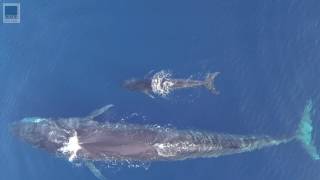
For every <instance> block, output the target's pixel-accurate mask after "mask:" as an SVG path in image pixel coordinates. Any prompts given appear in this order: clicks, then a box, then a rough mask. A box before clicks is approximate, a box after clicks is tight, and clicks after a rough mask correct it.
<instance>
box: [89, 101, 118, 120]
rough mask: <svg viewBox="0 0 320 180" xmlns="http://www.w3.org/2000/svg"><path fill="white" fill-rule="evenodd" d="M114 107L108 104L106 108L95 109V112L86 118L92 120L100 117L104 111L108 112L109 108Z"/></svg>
mask: <svg viewBox="0 0 320 180" xmlns="http://www.w3.org/2000/svg"><path fill="white" fill-rule="evenodd" d="M113 106H114V105H113V104H109V105H106V106H103V107H102V108H100V109H97V110H95V111H93V112H92V113H90V114H89V116H87V118H88V119H94V118H96V117H98V116H100V115H102V114H103V113H105V112H106V111H108V110H109V109H110V108H112V107H113Z"/></svg>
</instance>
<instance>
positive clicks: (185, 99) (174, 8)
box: [0, 0, 320, 180]
mask: <svg viewBox="0 0 320 180" xmlns="http://www.w3.org/2000/svg"><path fill="white" fill-rule="evenodd" d="M319 10H320V1H316V0H310V1H289V0H281V1H280V0H278V1H259V2H258V1H253V0H249V1H237V0H230V1H225V0H214V1H207V0H204V1H190V0H186V1H140V0H138V1H128V0H119V1H109V0H107V1H90V2H89V1H83V0H78V1H64V2H62V1H61V2H58V1H56V2H55V1H49V0H43V1H39V2H36V1H22V2H21V23H20V24H0V87H1V88H0V156H1V158H0V179H1V180H2V179H3V180H4V179H6V180H21V179H31V180H40V179H46V180H54V179H77V180H88V179H93V180H94V179H96V178H95V177H94V176H93V175H92V173H91V172H90V171H89V170H88V169H87V168H86V167H84V166H80V167H78V166H77V165H75V164H71V163H70V162H68V161H67V160H65V159H61V158H57V157H55V156H53V155H51V154H48V153H46V152H44V151H42V150H38V149H35V148H33V147H31V146H30V145H28V144H25V143H23V142H21V141H19V140H18V139H17V138H15V137H13V136H12V134H11V133H10V132H9V130H8V128H9V126H10V123H12V122H14V121H18V120H20V119H22V118H23V117H30V116H42V117H70V116H85V115H87V114H88V113H90V112H91V111H92V110H94V109H96V108H99V107H101V106H103V105H106V104H114V105H115V106H116V109H115V110H114V112H112V115H109V116H107V117H106V120H109V119H108V118H109V117H110V119H112V121H117V120H119V121H120V119H122V118H124V119H125V121H126V122H135V123H145V124H159V125H163V126H167V125H170V126H173V127H176V128H178V129H186V128H188V129H197V130H205V131H212V132H223V133H232V134H244V135H246V134H253V135H261V134H267V135H270V136H274V137H286V136H291V135H293V134H294V133H295V132H296V129H297V127H298V124H299V121H300V119H301V117H302V113H303V110H304V106H305V104H306V102H307V101H308V100H309V99H312V100H313V102H314V108H315V114H314V116H313V122H314V134H313V136H314V140H315V143H316V145H317V146H318V147H319V148H320V144H319V143H320V142H319V138H320V120H319V118H320V113H319V108H320V101H319V97H320V84H319V82H320V81H319V77H320V11H319ZM1 17H2V16H1ZM151 70H156V71H159V70H170V71H171V72H172V73H173V76H175V77H189V76H191V75H193V77H194V78H203V77H204V76H205V74H206V73H207V72H214V71H220V72H221V74H220V75H219V77H218V78H217V80H216V82H215V85H216V87H217V89H218V90H219V91H220V92H221V93H220V95H218V96H214V95H212V94H210V93H209V92H208V91H207V90H205V89H192V90H186V91H181V92H176V93H174V94H172V95H171V96H169V97H168V98H156V99H152V98H150V97H148V96H146V95H144V94H142V93H134V92H128V91H126V90H125V89H123V88H122V87H121V83H122V82H123V81H124V80H126V79H129V78H132V77H144V75H145V74H147V73H148V72H149V71H151ZM134 113H137V114H138V116H133V115H132V114H134ZM115 117H117V118H118V119H117V118H115ZM317 140H318V142H317ZM98 167H99V169H101V172H102V173H103V174H104V175H105V176H106V177H107V178H108V179H111V180H122V179H151V178H152V179H154V180H160V179H184V180H193V179H222V180H234V179H241V180H257V179H259V180H264V179H265V180H269V179H273V180H283V179H291V180H302V179H308V180H318V179H319V178H320V171H319V169H320V161H314V160H312V158H311V157H310V156H309V155H308V154H307V152H306V151H305V150H304V149H303V148H302V146H301V145H300V144H299V143H298V142H291V143H289V144H285V145H280V146H276V147H271V148H266V149H262V150H258V151H254V152H250V153H243V154H237V155H231V156H224V157H219V158H210V159H194V160H185V161H177V162H155V163H152V164H151V165H150V167H149V168H148V169H147V170H146V169H144V168H127V167H122V166H116V167H112V168H107V167H106V166H105V165H101V164H100V165H98Z"/></svg>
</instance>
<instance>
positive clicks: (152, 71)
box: [144, 70, 154, 79]
mask: <svg viewBox="0 0 320 180" xmlns="http://www.w3.org/2000/svg"><path fill="white" fill-rule="evenodd" d="M153 74H154V70H151V71H149V72H148V73H147V74H146V75H145V76H144V79H151V78H152V76H153Z"/></svg>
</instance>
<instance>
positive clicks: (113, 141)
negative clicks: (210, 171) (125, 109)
mask: <svg viewBox="0 0 320 180" xmlns="http://www.w3.org/2000/svg"><path fill="white" fill-rule="evenodd" d="M310 106H311V105H310V104H309V105H308V106H307V107H306V110H305V112H304V113H305V114H310V113H311V108H310ZM110 107H112V106H110V105H109V106H105V107H103V108H101V109H98V110H96V111H94V112H93V113H91V114H90V115H89V116H87V117H84V118H60V119H52V118H38V117H33V118H24V119H23V120H21V121H19V122H16V123H14V124H13V126H12V131H13V133H14V134H15V135H16V136H18V137H20V138H21V139H23V140H24V141H26V142H27V143H30V144H32V145H33V146H36V147H38V148H41V149H44V150H46V151H48V152H51V153H55V154H58V155H61V156H64V157H66V158H68V159H69V161H74V160H83V161H85V162H94V161H104V162H107V161H118V162H121V161H133V162H134V161H138V162H152V161H170V160H184V159H189V158H201V157H202V158H206V157H218V156H222V155H230V154H236V153H242V152H249V151H253V150H257V149H261V148H264V147H269V146H274V145H279V144H281V143H287V142H289V141H291V140H294V139H298V140H300V141H301V142H303V143H304V146H305V148H306V149H307V150H308V149H309V150H308V151H309V153H310V154H312V157H314V159H317V158H318V159H319V155H318V154H317V152H316V150H315V148H314V147H312V146H313V144H312V142H311V141H310V140H311V139H312V138H311V134H312V126H311V120H310V118H309V119H308V118H303V121H302V122H301V125H300V126H299V127H300V129H299V130H298V131H297V133H298V134H297V135H295V136H293V137H289V138H283V139H276V138H271V137H269V136H242V135H230V134H219V133H209V132H201V131H194V130H177V129H173V128H164V127H159V126H150V125H135V124H124V123H108V122H107V123H101V122H97V121H95V120H94V119H95V118H96V117H97V116H99V115H101V114H102V113H104V112H105V111H107V110H108V109H109V108H110ZM305 116H306V115H304V117H305ZM308 117H310V116H308ZM310 127H311V131H310ZM310 149H312V150H310ZM88 167H89V168H90V169H91V170H92V171H93V172H94V174H95V175H96V176H97V177H99V178H100V179H103V178H102V177H103V176H102V175H101V173H100V172H99V171H98V170H97V169H95V168H94V166H92V164H90V163H88Z"/></svg>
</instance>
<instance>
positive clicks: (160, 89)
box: [151, 70, 174, 96]
mask: <svg viewBox="0 0 320 180" xmlns="http://www.w3.org/2000/svg"><path fill="white" fill-rule="evenodd" d="M171 75H172V74H170V73H169V72H166V71H163V70H162V71H160V72H157V73H155V74H154V75H153V77H152V80H151V87H152V92H153V93H154V94H157V95H160V96H167V95H168V94H170V92H171V91H172V86H173V85H174V83H173V82H172V81H171Z"/></svg>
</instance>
